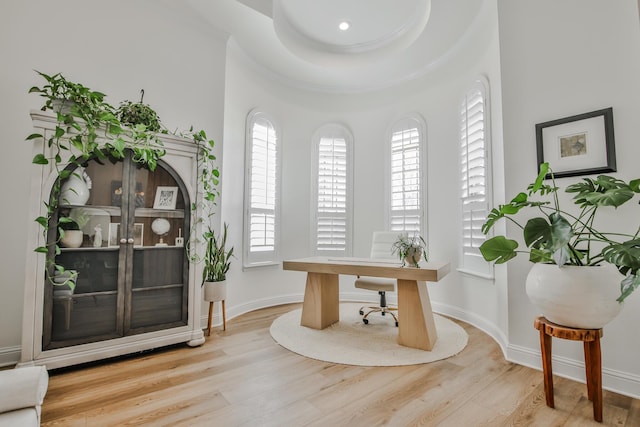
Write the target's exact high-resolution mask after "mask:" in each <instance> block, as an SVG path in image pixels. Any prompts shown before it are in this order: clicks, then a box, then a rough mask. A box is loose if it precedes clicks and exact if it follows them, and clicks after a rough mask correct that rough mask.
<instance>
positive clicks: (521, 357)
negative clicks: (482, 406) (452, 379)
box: [506, 345, 640, 399]
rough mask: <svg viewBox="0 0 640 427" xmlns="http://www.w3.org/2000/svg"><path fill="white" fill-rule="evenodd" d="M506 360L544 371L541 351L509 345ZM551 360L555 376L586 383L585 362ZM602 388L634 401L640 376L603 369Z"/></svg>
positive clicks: (557, 357) (553, 357)
mask: <svg viewBox="0 0 640 427" xmlns="http://www.w3.org/2000/svg"><path fill="white" fill-rule="evenodd" d="M506 359H507V360H508V361H510V362H513V363H517V364H519V365H524V366H528V367H530V368H534V369H537V370H540V371H541V370H542V356H541V355H540V351H539V350H532V349H530V348H528V347H522V346H517V345H509V346H508V349H507V357H506ZM551 359H552V361H553V375H557V376H559V377H562V378H568V379H570V380H574V381H578V382H581V383H585V368H584V360H576V359H570V358H568V357H562V356H555V355H553V354H552V356H551ZM585 387H586V386H585ZM602 388H603V389H604V390H609V391H613V392H615V393H619V394H623V395H625V396H629V397H633V398H634V399H640V376H638V375H634V374H630V373H628V372H621V371H616V370H614V369H607V368H602Z"/></svg>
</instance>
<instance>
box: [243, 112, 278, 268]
mask: <svg viewBox="0 0 640 427" xmlns="http://www.w3.org/2000/svg"><path fill="white" fill-rule="evenodd" d="M278 134H279V132H278V128H277V125H276V124H275V121H274V120H273V119H272V118H270V117H269V116H268V115H267V114H265V113H262V112H259V111H253V112H251V113H250V114H249V116H248V117H247V135H246V141H247V142H246V178H245V195H244V200H245V209H244V212H245V218H244V240H245V241H244V247H245V251H244V265H245V266H247V267H249V266H257V265H264V264H271V263H274V262H277V257H278V246H279V238H278V236H279V206H280V160H279V158H280V154H279V153H280V149H279V148H280V142H279V141H278Z"/></svg>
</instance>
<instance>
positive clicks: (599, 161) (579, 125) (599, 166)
mask: <svg viewBox="0 0 640 427" xmlns="http://www.w3.org/2000/svg"><path fill="white" fill-rule="evenodd" d="M536 144H537V151H538V168H539V167H540V164H541V163H544V162H548V163H549V166H550V167H551V170H552V171H553V175H554V176H555V177H556V178H561V177H565V176H577V175H592V174H596V173H603V172H615V171H616V150H615V141H614V136H613V109H612V108H605V109H603V110H597V111H592V112H590V113H584V114H578V115H576V116H571V117H565V118H562V119H557V120H552V121H549V122H545V123H538V124H536ZM547 178H551V176H550V175H548V176H547Z"/></svg>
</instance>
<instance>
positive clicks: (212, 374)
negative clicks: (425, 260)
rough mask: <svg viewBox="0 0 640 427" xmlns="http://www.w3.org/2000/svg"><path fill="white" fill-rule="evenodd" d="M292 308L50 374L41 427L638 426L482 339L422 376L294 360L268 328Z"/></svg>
mask: <svg viewBox="0 0 640 427" xmlns="http://www.w3.org/2000/svg"><path fill="white" fill-rule="evenodd" d="M297 307H299V305H286V306H279V307H272V308H268V309H264V310H258V311H255V312H252V313H248V314H246V315H243V316H240V317H238V318H235V319H233V320H231V321H229V322H228V323H227V331H226V332H222V331H221V330H220V329H218V330H216V331H215V332H214V333H212V336H211V337H208V338H207V342H206V343H205V344H204V345H203V346H201V347H198V348H189V347H186V346H175V347H172V348H167V349H164V350H159V351H154V352H148V353H143V354H139V355H137V356H135V357H127V358H121V359H117V360H112V361H109V362H108V363H100V364H93V365H88V366H84V367H75V368H67V369H62V370H57V371H52V372H51V373H50V374H51V377H50V385H49V391H48V393H47V396H46V398H45V402H44V406H43V410H42V421H43V423H42V424H43V426H55V425H64V426H123V425H153V426H156V425H160V426H162V425H170V426H224V427H227V426H252V427H253V426H278V427H282V426H286V427H292V426H322V427H333V426H350V427H359V426H379V425H380V426H382V425H384V426H455V427H459V426H463V427H471V426H545V427H547V426H589V425H608V426H614V425H615V426H640V401H639V400H635V399H631V398H628V397H624V396H620V395H617V394H614V393H610V392H607V391H605V392H604V422H603V424H599V423H595V422H594V421H593V418H592V405H591V402H589V401H588V400H587V397H586V386H585V385H584V384H580V383H577V382H574V381H569V380H566V379H563V378H558V377H556V378H555V401H556V409H551V408H548V407H546V405H545V399H544V390H543V384H542V373H541V372H539V371H536V370H534V369H529V368H526V367H523V366H519V365H515V364H512V363H509V362H506V361H505V360H504V359H503V357H502V353H501V351H500V349H499V347H498V345H497V344H496V343H495V342H494V341H493V340H492V339H491V338H489V337H488V336H487V335H485V334H484V333H483V332H481V331H479V330H478V329H475V328H473V327H471V326H469V325H467V324H464V323H461V322H458V323H460V324H461V325H462V326H463V327H464V328H465V329H466V331H467V332H468V334H469V344H468V346H467V347H466V348H465V350H464V351H463V352H462V353H460V354H459V355H457V356H455V357H452V358H449V359H446V360H443V361H439V362H435V363H430V364H424V365H414V366H404V367H391V368H389V367H386V368H369V367H358V366H346V365H336V364H331V363H326V362H320V361H316V360H312V359H307V358H305V357H302V356H298V355H297V354H294V353H292V352H290V351H288V350H286V349H284V348H282V347H280V346H279V345H278V344H276V343H275V342H274V341H273V340H272V339H271V336H270V335H269V326H270V324H271V322H272V321H273V320H274V319H275V318H276V317H277V316H279V315H280V314H282V313H285V312H287V311H289V310H292V309H294V308H297Z"/></svg>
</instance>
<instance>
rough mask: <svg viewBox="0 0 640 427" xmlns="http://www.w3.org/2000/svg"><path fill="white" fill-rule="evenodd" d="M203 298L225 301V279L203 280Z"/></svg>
mask: <svg viewBox="0 0 640 427" xmlns="http://www.w3.org/2000/svg"><path fill="white" fill-rule="evenodd" d="M203 288H204V290H203V298H204V300H205V301H225V300H226V299H227V281H226V280H221V281H219V282H204V285H203Z"/></svg>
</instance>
